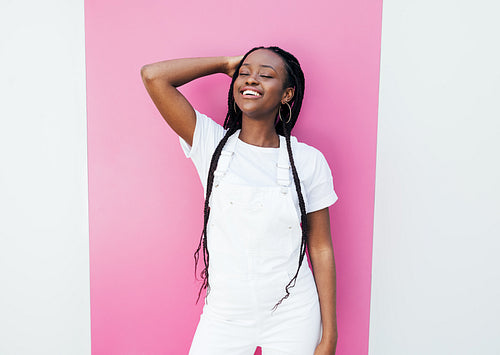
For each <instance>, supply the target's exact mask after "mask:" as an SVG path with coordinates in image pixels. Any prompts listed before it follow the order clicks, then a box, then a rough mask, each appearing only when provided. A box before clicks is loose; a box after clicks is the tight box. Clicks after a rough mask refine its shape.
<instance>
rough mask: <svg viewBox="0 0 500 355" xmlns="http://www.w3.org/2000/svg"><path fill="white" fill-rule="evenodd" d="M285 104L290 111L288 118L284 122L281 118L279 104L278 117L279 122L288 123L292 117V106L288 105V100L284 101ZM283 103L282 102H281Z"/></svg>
mask: <svg viewBox="0 0 500 355" xmlns="http://www.w3.org/2000/svg"><path fill="white" fill-rule="evenodd" d="M285 104H286V105H287V106H288V112H289V113H290V114H289V115H288V120H287V121H286V122H285V121H284V120H283V118H281V105H280V108H279V109H278V117H279V118H280V120H281V122H284V123H288V122H290V119H291V118H292V108H291V107H290V104H289V103H288V102H285ZM282 105H283V103H282Z"/></svg>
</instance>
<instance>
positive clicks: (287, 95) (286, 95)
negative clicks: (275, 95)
mask: <svg viewBox="0 0 500 355" xmlns="http://www.w3.org/2000/svg"><path fill="white" fill-rule="evenodd" d="M294 94H295V89H294V88H292V87H290V88H286V89H285V92H283V95H282V97H281V102H282V103H285V102H290V100H291V99H292V98H293V95H294Z"/></svg>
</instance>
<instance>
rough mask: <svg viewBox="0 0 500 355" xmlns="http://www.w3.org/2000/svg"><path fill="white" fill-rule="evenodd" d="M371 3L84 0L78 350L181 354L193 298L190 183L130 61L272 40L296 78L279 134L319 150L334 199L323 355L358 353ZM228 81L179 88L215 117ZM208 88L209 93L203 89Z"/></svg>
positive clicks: (362, 324) (364, 318)
mask: <svg viewBox="0 0 500 355" xmlns="http://www.w3.org/2000/svg"><path fill="white" fill-rule="evenodd" d="M381 9H382V1H381V0H378V1H363V0H352V1H338V0H332V1H321V2H317V3H314V6H311V3H310V2H299V1H294V2H283V1H275V0H271V1H261V0H258V1H253V2H232V1H221V0H214V1H210V2H201V1H199V2H196V3H195V4H194V3H193V2H172V1H146V2H144V1H139V0H135V1H134V0H130V1H127V2H122V1H117V0H108V1H97V0H87V1H85V24H86V27H85V28H86V53H87V58H86V60H87V102H88V161H89V163H88V164H89V208H90V211H89V213H90V272H91V322H92V352H93V354H94V355H99V354H187V352H188V349H189V345H190V342H191V339H192V336H193V334H194V331H195V328H196V325H197V322H198V318H199V314H200V312H201V306H202V303H203V302H202V301H200V302H199V304H198V305H195V300H196V295H197V290H198V287H199V284H198V283H197V282H195V279H194V276H193V273H194V267H193V252H194V250H195V247H196V245H197V241H198V238H199V236H200V233H201V227H202V211H203V196H202V195H203V191H202V188H201V184H200V182H199V179H198V176H197V174H196V170H195V169H194V167H193V166H192V164H191V162H190V160H188V159H186V158H185V157H184V155H183V153H182V151H181V148H180V146H179V143H178V138H177V136H176V135H175V133H173V132H172V131H171V130H170V128H169V127H168V126H167V125H166V123H165V122H164V121H163V119H162V118H161V116H160V114H159V113H158V112H157V111H156V108H155V107H154V106H153V104H152V102H151V100H150V98H149V97H148V95H147V93H146V91H145V89H144V87H143V84H142V81H141V78H140V74H139V71H140V68H141V66H142V65H144V64H147V63H152V62H155V61H159V60H163V59H167V58H175V57H188V56H208V55H236V54H242V53H244V52H245V51H246V50H248V49H250V48H251V47H254V46H256V45H279V46H281V47H283V48H284V49H286V50H289V51H290V52H292V53H293V54H294V55H296V56H297V57H298V59H299V60H300V62H301V64H302V67H303V69H304V72H305V76H306V94H305V95H306V96H305V99H304V106H303V111H302V113H301V117H300V118H299V122H298V123H297V126H296V128H295V130H294V132H293V134H294V135H295V136H297V137H298V138H299V140H301V141H304V142H306V143H308V144H310V145H313V146H315V147H317V148H318V149H320V150H321V151H322V152H323V153H324V155H325V156H326V158H327V160H328V161H329V163H330V166H331V168H332V172H333V176H334V183H335V189H336V191H337V194H338V195H339V201H338V202H337V203H336V204H335V205H334V206H333V207H332V208H331V210H330V213H331V219H332V220H331V223H332V236H333V242H334V248H335V258H336V265H337V308H338V311H337V312H338V313H337V314H338V327H339V344H338V351H337V354H339V355H342V354H349V355H358V354H359V355H361V354H363V355H365V354H367V353H368V328H369V305H370V279H371V255H372V228H373V206H374V184H375V153H376V135H377V104H378V78H379V58H380V32H381ZM228 85H229V79H228V78H226V77H224V76H223V75H216V76H212V77H207V78H203V79H200V80H198V81H195V82H193V83H191V84H189V85H188V86H186V87H183V88H182V89H181V90H182V92H183V93H184V94H185V95H186V96H187V97H188V98H189V99H190V101H191V102H192V104H193V105H194V106H195V107H196V108H197V109H198V110H199V111H201V112H204V113H207V114H208V115H210V116H211V117H213V118H215V119H216V120H218V121H219V122H222V120H223V117H224V115H225V110H226V108H225V103H226V95H227V88H228ZM206 88H210V90H205V89H206Z"/></svg>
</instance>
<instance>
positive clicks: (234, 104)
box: [233, 101, 239, 113]
mask: <svg viewBox="0 0 500 355" xmlns="http://www.w3.org/2000/svg"><path fill="white" fill-rule="evenodd" d="M236 107H237V106H236V101H233V108H234V112H235V113H238V110H236ZM238 108H239V107H238Z"/></svg>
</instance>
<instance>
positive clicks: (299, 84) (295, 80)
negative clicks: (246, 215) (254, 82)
mask: <svg viewBox="0 0 500 355" xmlns="http://www.w3.org/2000/svg"><path fill="white" fill-rule="evenodd" d="M257 49H267V50H270V51H273V52H274V53H276V54H278V55H279V56H280V57H281V58H282V59H283V62H284V63H285V68H286V72H287V82H286V83H284V85H285V86H284V87H293V88H294V90H295V91H294V95H293V98H292V100H291V101H290V105H291V115H290V116H289V117H287V118H286V119H284V120H285V121H287V122H288V123H285V122H283V121H281V120H276V126H275V129H276V133H278V134H279V135H282V136H285V139H286V144H287V151H288V156H289V159H290V165H291V167H292V175H293V180H294V183H295V189H296V191H297V196H298V199H299V205H300V212H301V229H302V241H301V246H300V253H299V263H298V267H297V271H296V273H295V275H294V276H293V278H292V279H291V280H290V281H289V282H288V284H287V285H286V287H285V291H286V295H285V296H283V297H282V298H281V299H280V301H279V302H278V303H277V304H276V305H275V306H274V307H273V309H276V308H277V307H278V306H279V305H280V304H281V302H282V301H283V300H284V299H286V298H288V296H289V295H290V291H289V289H290V288H291V287H293V286H295V282H296V280H297V276H298V274H299V270H300V267H301V265H302V262H303V260H304V257H305V252H306V248H307V240H308V234H307V233H308V228H307V215H306V208H305V202H304V197H303V195H302V190H301V186H300V179H299V176H298V173H297V169H296V167H295V162H294V159H293V154H292V146H291V143H290V134H291V133H290V132H291V130H292V129H293V127H294V126H295V123H296V122H297V118H298V116H299V112H300V109H301V107H302V99H303V97H304V89H305V80H304V74H303V72H302V69H301V67H300V64H299V62H298V60H297V58H295V57H294V56H293V55H292V54H290V53H288V52H286V51H284V50H283V49H281V48H279V47H274V46H273V47H262V46H261V47H255V48H252V49H251V50H250V51H248V52H247V53H246V54H245V55H244V56H243V58H242V60H241V61H240V63H239V64H238V66H237V67H236V68H235V72H234V74H233V78H232V81H231V86H230V87H229V92H228V111H227V114H226V118H225V120H224V129H227V132H226V134H225V135H224V137H223V138H222V139H221V141H220V142H219V144H218V145H217V147H216V149H215V151H214V154H213V155H212V160H211V162H210V170H209V172H208V178H207V191H206V197H205V207H204V224H203V231H202V234H201V237H200V242H199V244H198V248H197V249H196V251H195V254H194V258H195V273H196V268H197V265H198V261H199V253H200V251H201V250H202V251H203V261H204V264H205V267H204V269H203V270H202V272H201V273H200V276H201V277H202V279H203V283H202V285H201V287H200V290H199V292H198V299H197V301H196V302H198V300H199V299H200V296H201V292H202V290H203V289H207V292H209V291H210V284H209V281H208V266H209V261H210V255H209V252H208V247H207V233H206V232H207V224H208V220H209V216H210V207H209V199H210V195H211V193H212V187H213V181H214V172H215V170H216V168H217V164H218V161H219V157H220V155H221V152H222V149H223V147H224V145H225V144H226V142H227V140H228V139H229V137H230V136H231V135H232V134H234V133H235V132H236V131H237V130H238V129H240V128H241V125H242V113H241V110H239V108H237V106H236V105H235V101H234V94H233V87H234V82H235V80H236V78H237V77H238V75H239V70H240V68H241V65H242V64H243V62H244V61H245V59H246V57H247V56H248V55H249V54H250V53H252V52H253V51H255V50H257Z"/></svg>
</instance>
